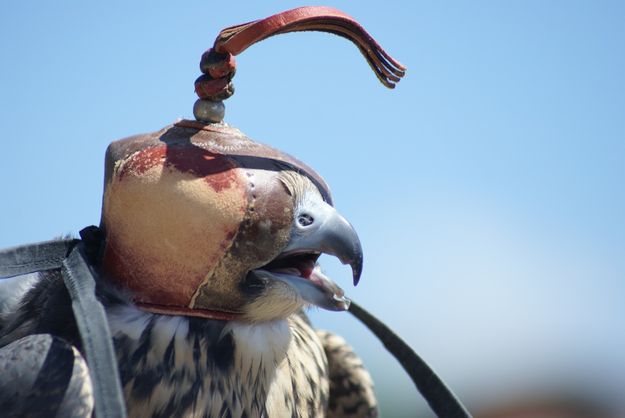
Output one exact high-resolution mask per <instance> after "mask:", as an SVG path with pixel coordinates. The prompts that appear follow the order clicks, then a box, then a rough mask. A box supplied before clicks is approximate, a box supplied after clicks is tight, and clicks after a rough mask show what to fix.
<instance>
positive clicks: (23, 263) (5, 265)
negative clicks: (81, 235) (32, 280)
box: [0, 239, 78, 278]
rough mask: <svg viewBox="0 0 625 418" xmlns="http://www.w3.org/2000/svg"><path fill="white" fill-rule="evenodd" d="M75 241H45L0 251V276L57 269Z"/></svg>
mask: <svg viewBox="0 0 625 418" xmlns="http://www.w3.org/2000/svg"><path fill="white" fill-rule="evenodd" d="M77 242H78V240H75V239H68V240H56V241H46V242H41V243H38V244H30V245H22V246H19V247H13V248H8V249H6V250H3V251H0V278H5V277H6V278H8V277H13V276H21V275H23V274H29V273H34V272H37V271H44V270H52V269H57V268H59V267H61V264H62V263H63V260H64V259H65V257H67V255H68V254H69V252H70V250H71V249H72V248H73V247H74V245H76V243H77Z"/></svg>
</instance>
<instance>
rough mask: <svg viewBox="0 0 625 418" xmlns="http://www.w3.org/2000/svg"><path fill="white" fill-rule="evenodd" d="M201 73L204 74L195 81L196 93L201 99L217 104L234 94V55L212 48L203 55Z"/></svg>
mask: <svg viewBox="0 0 625 418" xmlns="http://www.w3.org/2000/svg"><path fill="white" fill-rule="evenodd" d="M200 71H202V73H203V74H202V75H201V76H199V77H198V78H197V79H196V80H195V93H196V94H197V95H198V97H199V98H200V99H203V100H210V101H213V102H215V101H218V100H225V99H227V98H228V97H230V96H232V95H233V94H234V85H233V84H232V81H231V80H232V77H234V73H235V72H236V62H235V60H234V55H232V54H231V53H229V52H226V53H219V52H216V51H215V49H214V48H211V49H209V50H208V51H206V52H204V53H203V54H202V59H201V60H200Z"/></svg>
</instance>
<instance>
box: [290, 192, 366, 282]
mask: <svg viewBox="0 0 625 418" xmlns="http://www.w3.org/2000/svg"><path fill="white" fill-rule="evenodd" d="M319 206H321V207H318V208H317V210H315V212H316V213H315V214H314V217H315V222H319V225H317V226H316V228H315V229H313V230H312V231H311V232H310V233H303V232H299V231H294V232H293V233H292V234H291V240H290V241H289V243H288V244H287V246H286V248H285V249H284V250H283V252H282V255H290V254H296V253H305V252H319V253H323V254H329V255H333V256H335V257H337V258H338V259H339V260H340V261H341V263H343V264H349V265H350V266H351V268H352V275H353V280H354V286H356V285H358V282H359V281H360V275H361V274H362V259H363V256H362V246H361V245H360V239H359V238H358V234H356V231H355V230H354V227H352V225H351V224H350V223H349V222H348V221H347V219H345V218H344V217H343V216H342V215H341V214H340V213H338V212H337V210H336V209H334V208H333V207H332V206H330V205H328V204H327V203H325V202H324V203H323V204H322V205H319Z"/></svg>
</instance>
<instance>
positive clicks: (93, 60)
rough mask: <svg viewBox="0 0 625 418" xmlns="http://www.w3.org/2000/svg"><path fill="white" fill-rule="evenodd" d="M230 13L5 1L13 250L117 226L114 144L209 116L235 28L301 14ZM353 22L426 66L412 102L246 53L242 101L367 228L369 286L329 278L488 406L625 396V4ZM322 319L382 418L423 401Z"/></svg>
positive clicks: (410, 79)
mask: <svg viewBox="0 0 625 418" xmlns="http://www.w3.org/2000/svg"><path fill="white" fill-rule="evenodd" d="M225 3H226V2H222V3H220V4H214V2H200V1H195V2H176V3H174V2H133V3H132V4H130V3H126V2H112V3H109V4H104V3H96V4H86V3H82V2H53V3H52V2H21V3H17V2H13V3H12V4H10V5H7V6H5V7H3V12H2V13H1V14H0V53H1V56H2V62H3V65H2V67H1V68H0V122H1V124H2V127H3V139H2V147H3V156H4V158H3V162H2V164H0V179H1V182H0V191H1V194H0V196H2V198H1V200H0V201H1V203H0V247H6V246H11V245H16V244H20V243H27V242H33V241H40V240H46V239H49V238H51V237H54V236H57V235H60V234H65V233H76V232H77V231H78V230H80V229H81V228H82V227H83V226H86V225H89V224H97V223H98V222H99V216H100V199H101V192H102V175H103V156H104V150H105V148H106V146H107V144H108V143H109V142H110V141H112V140H114V139H118V138H120V137H124V136H128V135H131V134H135V133H140V132H148V131H153V130H157V129H160V128H161V127H163V126H164V125H166V124H169V123H171V122H173V121H174V120H175V119H176V118H179V117H191V116H192V105H193V102H194V100H195V98H194V93H193V81H194V80H195V78H196V77H197V76H198V75H199V69H198V62H199V58H200V55H201V54H202V52H203V51H204V50H205V49H207V48H208V47H210V46H211V44H212V41H213V39H214V37H215V36H216V34H217V33H218V31H219V30H220V29H221V28H223V27H225V26H229V25H232V24H237V23H242V22H245V21H249V20H253V19H257V18H261V17H265V16H268V15H270V14H272V13H275V12H277V11H280V10H284V9H288V8H292V7H296V6H299V5H301V3H295V2H292V1H283V2H240V3H238V4H236V5H234V6H233V5H230V6H228V5H227V4H225ZM331 5H332V6H334V7H337V8H339V9H342V10H344V11H345V12H347V13H349V14H351V15H352V16H354V17H355V18H356V19H358V20H359V21H360V22H361V23H362V24H363V25H364V26H365V27H366V28H367V29H368V30H369V32H370V33H371V34H372V35H373V36H375V37H376V38H377V39H378V41H379V42H380V43H381V44H382V46H384V47H385V48H386V49H387V51H388V52H389V53H391V55H393V56H395V57H396V58H397V59H398V60H399V61H401V62H402V63H404V64H405V65H406V66H407V67H408V73H407V76H406V78H405V79H404V80H403V81H402V82H401V83H400V84H399V85H398V87H397V88H396V89H395V90H394V91H390V90H387V89H385V88H383V87H382V86H381V85H379V84H378V82H377V80H376V79H375V77H374V76H373V74H372V73H371V72H370V70H369V68H368V66H367V65H366V63H365V62H364V60H363V59H362V58H361V57H360V55H359V53H358V52H357V50H356V49H355V48H354V47H353V46H352V45H351V44H349V43H347V42H345V41H344V40H342V39H339V38H336V37H332V36H330V35H326V34H318V33H305V34H291V35H285V36H281V37H276V38H272V39H270V40H267V41H265V42H263V43H260V44H258V45H256V46H254V47H252V48H250V49H249V50H247V51H245V52H244V53H243V54H242V55H240V56H239V57H237V61H238V71H237V75H236V77H235V80H234V83H235V86H236V90H237V91H236V94H235V96H234V97H233V98H231V99H229V100H228V101H227V102H226V106H227V109H226V121H227V122H229V123H230V124H232V125H235V126H237V127H238V128H240V129H241V130H243V131H244V132H245V133H247V134H248V135H249V136H250V137H252V138H254V139H256V140H258V141H260V142H265V143H268V144H271V145H272V146H275V147H277V148H280V149H283V150H285V151H287V152H289V153H291V154H293V155H295V156H297V157H298V158H300V159H302V160H304V161H305V162H307V163H308V164H310V165H311V166H312V167H314V168H316V169H317V170H318V171H319V172H320V173H321V174H322V175H323V176H324V177H325V179H326V180H327V181H328V183H329V184H330V186H331V188H332V190H333V193H334V197H335V201H336V206H337V207H338V209H339V210H340V211H341V212H342V213H343V214H344V215H345V216H346V217H347V218H348V219H350V221H351V222H352V223H353V224H354V225H355V227H356V228H357V230H358V231H359V233H360V236H361V239H362V241H363V246H364V249H365V272H364V275H363V280H362V281H361V285H360V286H359V287H358V288H357V289H351V288H350V285H349V280H348V277H349V272H348V270H347V269H346V268H344V267H342V266H340V265H338V263H336V262H334V261H333V260H326V264H327V270H328V273H329V274H330V276H332V277H334V278H335V280H336V281H337V282H339V283H341V284H343V285H344V287H345V288H346V289H347V290H348V293H349V294H350V295H352V296H353V297H354V299H356V300H358V301H360V302H361V303H362V304H363V305H365V306H366V307H369V308H370V309H371V310H372V311H374V312H375V313H377V314H379V316H381V317H382V318H383V319H384V320H386V321H387V322H388V323H389V324H390V325H391V326H392V327H393V328H395V329H396V330H397V331H398V332H400V334H402V335H403V336H404V337H405V339H406V340H407V341H408V342H410V343H411V345H413V347H415V348H416V349H417V351H419V352H420V353H421V354H422V355H423V356H424V357H425V358H426V359H428V360H430V361H431V362H432V363H433V365H434V367H435V368H436V369H437V370H439V371H440V372H441V373H442V374H443V376H444V377H445V378H447V379H448V380H449V381H450V383H451V384H452V386H453V387H454V388H455V389H456V390H457V392H459V393H460V395H461V396H463V397H465V399H467V400H468V401H469V403H470V404H471V405H475V406H476V407H479V406H480V405H482V404H483V403H484V402H487V400H484V399H486V395H485V393H487V392H490V393H500V395H501V398H504V397H506V396H509V394H510V393H521V392H523V391H529V390H530V388H536V387H540V385H544V386H545V387H563V385H564V386H566V385H565V384H564V383H562V382H572V381H580V380H583V381H586V382H587V383H588V384H587V386H588V387H591V386H594V387H600V388H602V390H601V391H602V392H605V393H607V392H611V391H614V393H615V394H614V396H621V397H623V396H625V394H623V393H622V391H623V389H622V388H623V387H625V386H624V385H623V383H624V382H623V380H624V378H623V376H624V375H625V361H624V360H623V356H622V355H620V354H619V353H622V352H624V351H625V338H623V333H622V330H623V329H625V319H624V318H625V304H624V303H623V299H624V296H625V284H624V283H625V281H624V279H625V256H624V254H625V220H624V219H625V216H624V214H625V192H624V187H623V183H624V181H625V26H624V25H623V21H625V6H624V4H623V3H622V2H617V1H614V2H610V1H597V2H582V1H551V2H543V1H508V2H495V1H492V2H482V1H474V2H433V1H428V2H408V1H405V2H392V1H388V2H384V3H383V5H382V3H380V2H373V1H362V2H347V1H336V2H333V3H332V4H331ZM313 318H314V320H315V321H316V322H317V323H318V324H320V325H322V326H324V327H327V328H331V329H334V330H336V331H337V332H340V333H341V334H344V335H346V336H347V338H348V339H349V340H350V341H351V342H352V343H353V344H354V345H355V346H356V347H357V348H358V350H359V352H361V353H362V355H363V357H364V358H365V361H366V362H367V364H369V365H370V367H371V369H372V370H373V373H374V376H375V378H376V380H377V381H378V386H379V388H380V389H379V390H380V391H381V392H384V393H385V394H386V395H387V396H386V397H385V398H384V399H385V400H384V403H383V407H386V408H387V410H388V408H390V405H391V404H392V401H393V399H394V398H393V396H398V397H399V396H401V397H406V398H401V399H402V401H401V402H402V403H405V404H406V405H407V407H416V406H418V405H421V404H417V403H416V401H414V396H411V395H412V393H413V389H412V388H411V387H410V383H409V382H408V380H407V379H406V378H405V377H403V376H402V375H401V372H400V371H399V368H398V367H397V366H396V365H395V364H394V363H393V362H392V361H391V360H390V359H389V358H388V356H387V355H386V354H385V352H384V351H383V349H382V348H380V347H379V344H378V343H376V342H375V341H374V340H373V337H370V336H369V335H368V334H367V332H366V331H365V330H364V329H362V327H361V326H360V325H358V324H357V323H356V322H355V321H354V320H353V319H351V318H350V317H348V316H347V315H340V314H333V313H325V312H319V313H313ZM593 370H594V371H593ZM597 370H598V371H597ZM610 373H612V374H610ZM619 376H620V377H619ZM536 382H539V383H540V385H538V384H537V383H536ZM588 387H586V388H582V390H585V391H588V390H590V389H588ZM619 387H620V388H619ZM573 389H575V388H573ZM619 391H620V392H619ZM523 393H525V392H523ZM408 396H411V398H412V399H408ZM510 396H511V395H510ZM606 396H607V395H606ZM398 399H399V398H398ZM387 405H388V406H387Z"/></svg>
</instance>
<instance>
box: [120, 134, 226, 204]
mask: <svg viewBox="0 0 625 418" xmlns="http://www.w3.org/2000/svg"><path fill="white" fill-rule="evenodd" d="M157 165H164V166H165V167H171V168H174V169H175V170H177V171H180V172H183V173H191V174H193V175H195V176H196V177H198V178H202V177H203V178H204V180H205V181H206V182H207V183H208V184H209V185H210V186H211V187H212V188H213V189H214V190H215V191H216V192H220V191H221V190H223V189H226V188H230V187H232V185H233V183H235V182H236V180H237V175H236V174H235V173H234V172H233V171H232V169H234V168H237V165H236V164H235V163H234V162H233V161H232V160H230V159H229V158H228V157H226V156H224V155H223V154H218V153H214V152H210V151H207V150H205V149H204V148H201V147H198V146H196V145H193V144H183V145H167V144H164V145H161V146H157V147H151V148H146V149H144V150H141V151H138V152H137V153H135V154H133V155H132V156H130V157H129V158H128V160H127V161H126V162H125V164H123V166H122V169H121V170H120V172H119V173H118V176H119V179H120V180H123V178H124V176H126V175H127V174H129V173H134V174H135V175H141V174H143V173H145V172H146V171H147V170H149V169H150V168H152V167H155V166H157Z"/></svg>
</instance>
